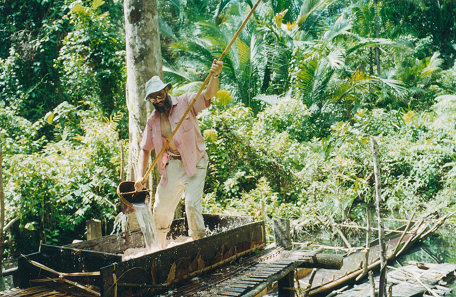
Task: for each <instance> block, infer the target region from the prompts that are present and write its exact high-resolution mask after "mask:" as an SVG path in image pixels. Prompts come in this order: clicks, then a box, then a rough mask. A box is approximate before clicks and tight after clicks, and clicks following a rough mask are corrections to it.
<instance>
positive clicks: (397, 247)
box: [393, 212, 415, 255]
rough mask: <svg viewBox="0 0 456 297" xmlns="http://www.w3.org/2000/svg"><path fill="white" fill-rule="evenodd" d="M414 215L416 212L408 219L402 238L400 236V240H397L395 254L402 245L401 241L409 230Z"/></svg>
mask: <svg viewBox="0 0 456 297" xmlns="http://www.w3.org/2000/svg"><path fill="white" fill-rule="evenodd" d="M414 216H415V212H414V213H412V216H411V217H410V220H409V221H408V223H407V226H406V227H405V229H404V232H403V233H402V235H401V238H399V241H398V242H397V245H396V247H395V248H394V251H393V255H395V254H396V253H397V251H398V250H399V246H400V244H401V242H402V239H403V238H404V236H405V233H406V232H407V231H408V230H409V228H410V225H411V223H412V220H413V217H414Z"/></svg>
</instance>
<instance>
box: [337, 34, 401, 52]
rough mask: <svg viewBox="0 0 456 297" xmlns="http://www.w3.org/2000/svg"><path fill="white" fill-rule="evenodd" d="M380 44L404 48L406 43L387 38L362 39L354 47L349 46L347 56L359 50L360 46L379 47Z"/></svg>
mask: <svg viewBox="0 0 456 297" xmlns="http://www.w3.org/2000/svg"><path fill="white" fill-rule="evenodd" d="M379 46H390V47H397V48H404V47H406V45H405V44H404V43H402V42H395V41H392V40H390V39H386V38H373V39H369V38H366V39H362V40H361V41H359V42H357V43H355V44H354V45H353V46H352V47H350V48H348V49H347V51H346V56H348V55H350V54H351V53H353V52H355V51H357V50H358V49H360V48H365V47H367V48H370V47H379Z"/></svg>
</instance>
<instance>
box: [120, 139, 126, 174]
mask: <svg viewBox="0 0 456 297" xmlns="http://www.w3.org/2000/svg"><path fill="white" fill-rule="evenodd" d="M119 144H120V181H121V182H122V181H124V168H125V155H124V146H123V143H122V140H121V141H120V142H119Z"/></svg>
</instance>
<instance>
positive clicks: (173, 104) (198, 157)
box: [135, 60, 223, 248]
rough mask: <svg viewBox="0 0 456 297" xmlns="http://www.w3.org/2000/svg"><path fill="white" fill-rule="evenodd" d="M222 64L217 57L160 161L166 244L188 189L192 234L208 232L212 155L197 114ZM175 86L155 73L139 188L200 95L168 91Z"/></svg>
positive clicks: (161, 231)
mask: <svg viewBox="0 0 456 297" xmlns="http://www.w3.org/2000/svg"><path fill="white" fill-rule="evenodd" d="M222 67H223V62H221V61H217V60H214V62H213V64H212V66H211V73H212V76H211V78H210V81H209V83H208V85H207V88H206V90H205V91H204V92H202V93H201V95H200V96H199V97H198V99H196V101H195V103H194V105H193V107H192V108H191V109H190V112H189V113H188V114H187V116H186V117H185V119H184V120H183V122H182V124H181V126H180V127H179V129H178V130H177V131H176V134H175V135H174V137H173V139H172V140H171V141H170V142H169V145H168V147H167V149H166V150H165V151H164V152H163V154H162V155H161V156H160V158H159V160H158V162H157V169H158V171H159V172H160V174H161V179H160V183H159V185H158V188H157V192H156V195H155V203H154V206H153V214H154V220H155V225H156V228H157V233H158V234H157V238H158V243H159V245H160V247H161V248H165V247H166V235H167V234H168V231H169V228H170V226H171V223H172V221H173V219H174V211H175V209H176V207H177V205H178V203H179V200H180V198H181V197H182V195H183V194H185V213H186V216H187V221H188V226H189V236H191V237H192V238H193V239H198V238H201V237H204V236H205V226H204V221H203V215H202V208H203V206H202V196H203V188H204V180H205V177H206V171H207V164H208V157H207V153H206V145H205V143H204V138H203V136H202V135H201V131H200V129H199V126H198V121H197V119H196V116H197V115H198V113H199V112H200V111H201V110H203V109H205V108H208V107H209V106H210V104H211V99H212V98H213V97H214V96H215V94H216V93H217V90H218V87H219V82H218V76H219V74H220V72H221V71H222ZM171 87H172V86H171V84H170V83H168V84H165V83H163V82H162V81H161V79H160V78H159V77H158V76H154V77H152V78H151V79H150V80H149V81H148V82H147V83H146V85H145V88H146V96H145V98H144V100H146V101H147V100H148V101H150V102H152V104H153V105H154V107H155V110H154V111H153V112H152V114H151V115H150V116H149V118H148V119H147V124H146V127H145V129H144V133H143V137H142V140H141V144H140V146H141V148H142V149H141V151H140V154H139V161H138V162H139V164H138V165H139V172H140V173H141V176H140V177H139V178H138V179H137V180H136V182H135V188H136V190H141V189H143V188H144V185H143V184H142V183H141V181H142V179H143V176H144V174H145V173H146V170H147V167H148V164H149V161H150V155H151V151H152V150H155V151H156V152H160V151H161V150H162V148H163V145H165V143H166V140H167V139H168V137H169V136H171V135H172V132H173V131H174V129H175V127H176V126H177V124H178V122H179V121H180V120H181V118H182V116H183V115H184V113H185V111H186V110H187V108H188V107H189V105H190V103H191V102H192V100H193V98H194V97H195V96H196V93H186V94H183V95H181V96H178V97H171V96H170V95H169V93H168V92H169V90H170V89H171Z"/></svg>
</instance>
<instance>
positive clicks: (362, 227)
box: [336, 224, 414, 234]
mask: <svg viewBox="0 0 456 297" xmlns="http://www.w3.org/2000/svg"><path fill="white" fill-rule="evenodd" d="M336 225H337V226H340V227H344V228H353V229H361V230H367V227H364V226H358V225H348V224H336ZM383 231H384V232H388V233H401V234H402V233H404V231H400V230H392V229H383ZM406 234H414V233H412V232H406Z"/></svg>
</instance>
